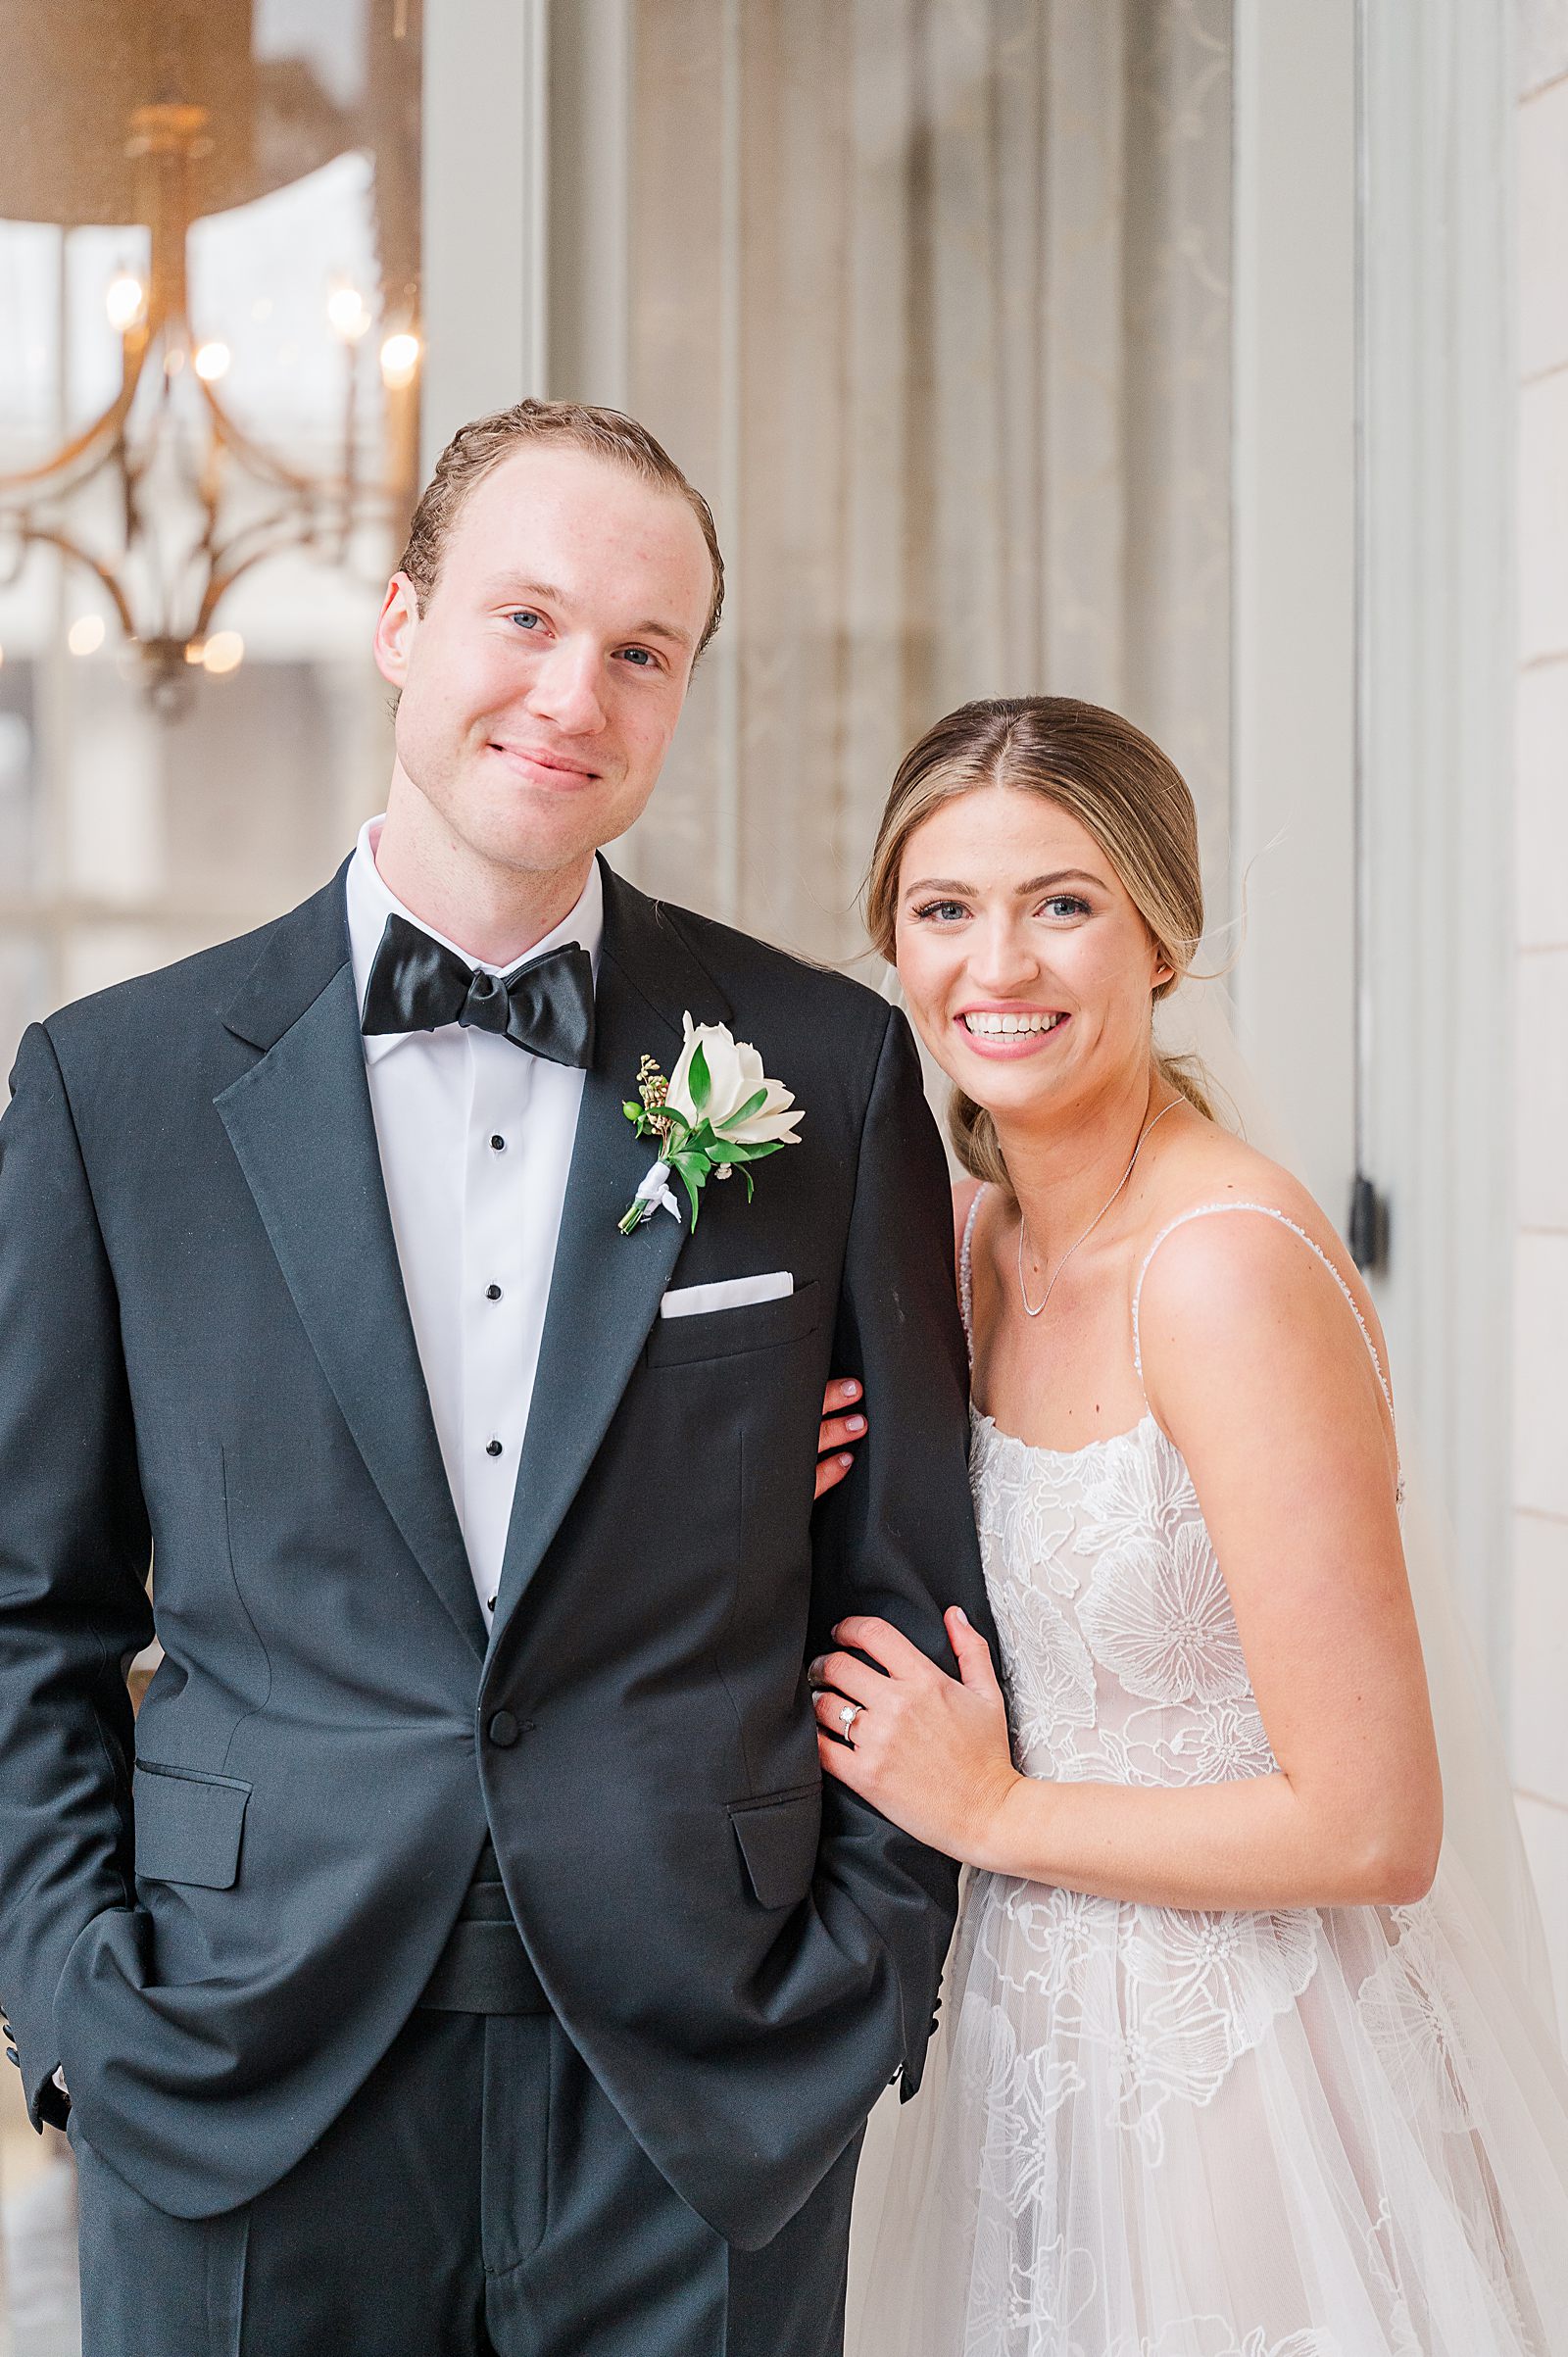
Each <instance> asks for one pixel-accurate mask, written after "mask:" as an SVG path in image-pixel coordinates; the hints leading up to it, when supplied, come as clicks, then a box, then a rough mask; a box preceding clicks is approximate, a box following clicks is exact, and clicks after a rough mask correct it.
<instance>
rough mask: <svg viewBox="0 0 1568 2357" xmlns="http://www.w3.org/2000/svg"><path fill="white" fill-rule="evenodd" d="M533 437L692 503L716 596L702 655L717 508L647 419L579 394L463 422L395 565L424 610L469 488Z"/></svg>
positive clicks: (717, 583)
mask: <svg viewBox="0 0 1568 2357" xmlns="http://www.w3.org/2000/svg"><path fill="white" fill-rule="evenodd" d="M533 442H569V443H571V444H572V445H573V446H574V447H575V448H576V449H578V450H586V451H587V452H588V453H589V454H590V455H591V456H592V457H594V458H601V459H609V460H610V461H611V463H612V465H613V466H624V467H626V468H628V469H629V471H630V472H631V473H633V474H640V475H641V476H642V478H643V480H644V481H645V482H649V483H657V484H658V485H660V487H661V488H662V489H663V490H665V491H670V492H673V493H674V494H675V496H676V497H677V498H679V499H683V500H684V501H685V502H686V505H687V506H688V507H689V508H690V509H691V512H692V514H693V515H694V516H696V518H697V520H698V523H699V524H700V525H701V526H702V533H703V538H704V540H705V541H706V542H707V544H708V554H709V558H710V560H711V564H712V567H713V595H712V599H711V603H710V605H709V609H708V619H707V621H706V623H705V624H704V626H703V635H702V637H701V639H700V640H699V641H698V646H697V652H698V654H699V655H700V654H701V653H702V651H703V649H704V647H706V646H707V644H708V642H709V640H710V639H711V637H712V635H713V632H714V631H715V630H716V629H717V628H718V617H719V615H720V614H721V613H722V612H723V608H724V559H723V556H722V554H721V553H720V550H719V545H718V532H717V528H716V527H715V525H714V522H713V512H712V510H711V508H710V506H709V504H708V502H707V500H706V499H704V497H703V495H702V493H701V492H700V491H699V490H698V488H697V486H696V484H695V483H692V482H689V481H688V480H687V478H686V476H685V475H684V474H683V473H682V472H681V470H680V468H679V467H678V466H676V464H675V462H674V460H673V459H672V458H671V457H670V455H669V453H668V451H667V450H665V448H664V447H663V444H662V442H657V441H655V439H654V437H653V435H652V434H651V433H650V432H649V430H648V428H647V426H646V425H639V424H638V422H637V420H636V418H635V417H624V416H623V415H622V414H621V412H620V411H619V410H606V409H596V408H594V407H592V406H591V405H590V404H588V403H587V402H581V401H518V402H515V403H514V404H513V406H512V408H511V409H507V410H491V411H490V412H489V414H488V416H486V417H475V418H473V419H471V420H470V422H469V423H468V424H466V425H460V426H459V428H458V430H457V432H456V433H455V434H454V435H453V437H452V439H451V441H450V442H449V443H448V444H447V446H446V448H445V450H444V451H443V452H442V453H441V456H440V458H439V459H437V461H436V466H435V472H434V474H432V475H431V477H430V480H429V481H428V483H426V485H425V487H424V489H423V491H422V492H421V493H420V495H419V504H418V506H417V508H416V509H415V511H414V517H413V521H412V522H411V523H410V525H409V538H408V545H407V547H406V548H405V549H404V551H403V554H402V556H401V557H400V558H399V559H398V566H397V569H398V571H399V572H402V573H406V574H407V575H408V577H409V579H410V580H411V581H412V582H413V584H414V592H415V596H416V598H417V600H418V604H419V608H420V611H421V612H422V611H423V609H424V607H425V606H426V605H427V604H428V602H429V598H430V593H431V591H432V590H433V589H434V588H435V585H436V582H437V580H438V578H439V577H440V572H441V559H442V556H443V554H444V552H445V549H446V545H447V541H448V538H449V537H450V535H451V531H452V527H453V525H454V524H455V523H456V521H457V519H458V516H459V513H460V511H461V509H462V507H463V503H464V501H465V500H466V498H467V496H468V494H469V492H470V491H471V490H472V489H473V487H474V485H475V484H476V483H481V482H483V480H484V478H485V476H486V475H487V474H489V473H491V472H492V471H493V469H494V468H495V467H497V466H500V465H501V463H502V461H503V460H504V459H509V458H511V456H512V454H513V452H514V451H515V450H518V449H521V448H523V447H524V446H525V445H526V444H528V443H533Z"/></svg>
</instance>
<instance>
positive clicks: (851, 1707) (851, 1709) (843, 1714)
mask: <svg viewBox="0 0 1568 2357" xmlns="http://www.w3.org/2000/svg"><path fill="white" fill-rule="evenodd" d="M864 1708H865V1704H864V1703H863V1702H846V1703H845V1705H844V1708H843V1709H842V1710H841V1711H840V1712H839V1725H840V1726H841V1727H842V1728H843V1730H844V1732H845V1734H846V1735H848V1734H849V1732H850V1729H851V1728H852V1727H853V1726H854V1725H855V1722H856V1720H857V1719H858V1717H859V1715H860V1713H861V1711H862V1710H863V1709H864Z"/></svg>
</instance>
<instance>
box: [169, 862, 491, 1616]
mask: <svg viewBox="0 0 1568 2357" xmlns="http://www.w3.org/2000/svg"><path fill="white" fill-rule="evenodd" d="M223 1020H224V1022H225V1023H226V1025H227V1027H228V1029H229V1030H230V1031H233V1032H235V1033H236V1034H237V1035H238V1036H239V1037H240V1038H242V1039H245V1040H248V1041H249V1042H250V1044H251V1045H252V1046H253V1047H258V1048H261V1049H263V1050H264V1054H263V1056H262V1058H261V1061H260V1062H259V1063H257V1064H254V1065H253V1066H252V1067H251V1069H250V1070H249V1071H248V1072H245V1073H242V1074H241V1076H240V1078H239V1079H238V1080H236V1081H234V1082H233V1083H232V1084H231V1085H230V1086H229V1087H228V1088H226V1089H224V1090H223V1091H222V1093H221V1095H220V1096H219V1097H218V1098H216V1099H215V1100H214V1102H215V1104H216V1105H217V1108H218V1112H219V1115H220V1117H221V1120H222V1123H223V1126H224V1128H225V1129H226V1130H227V1132H228V1137H229V1142H230V1144H231V1145H232V1147H233V1149H234V1153H235V1155H236V1157H237V1159H238V1161H239V1166H240V1169H241V1171H242V1172H243V1173H244V1177H245V1182H246V1184H247V1186H248V1187H249V1188H250V1191H251V1194H252V1196H253V1197H254V1198H255V1202H256V1207H257V1209H258V1211H259V1212H260V1213H261V1217H262V1222H263V1225H264V1226H265V1228H266V1230H267V1235H268V1239H269V1241H270V1245H271V1247H272V1251H273V1252H274V1253H275V1254H276V1256H277V1263H278V1266H279V1268H280V1269H281V1270H282V1273H283V1281H284V1283H285V1284H286V1285H287V1287H288V1290H289V1293H290V1295H291V1296H292V1298H293V1301H294V1306H295V1308H296V1309H297V1310H298V1311H299V1314H300V1318H301V1320H302V1322H303V1324H304V1327H305V1331H306V1333H307V1334H308V1336H309V1337H310V1341H311V1345H312V1348H313V1349H314V1350H315V1352H316V1355H317V1357H318V1358H319V1361H320V1364H321V1370H322V1372H323V1374H324V1375H325V1377H326V1380H327V1382H328V1384H329V1385H330V1387H331V1390H332V1395H333V1398H334V1399H336V1400H337V1403H338V1406H339V1407H340V1408H341V1409H342V1411H343V1418H344V1421H345V1423H346V1424H347V1425H348V1428H349V1431H350V1433H351V1434H352V1435H353V1437H354V1442H355V1445H356V1447H357V1448H358V1449H359V1451H360V1454H361V1455H362V1456H363V1458H364V1459H365V1463H366V1466H367V1468H368V1472H369V1475H370V1478H371V1480H372V1481H373V1482H374V1484H375V1486H376V1488H377V1490H378V1491H379V1492H380V1494H381V1497H382V1498H383V1499H384V1500H385V1503H386V1506H387V1510H388V1512H389V1513H390V1514H391V1516H392V1519H393V1521H394V1522H395V1523H396V1524H397V1526H398V1529H399V1530H400V1531H401V1532H402V1534H403V1537H404V1539H405V1540H406V1541H407V1543H408V1546H409V1548H410V1551H411V1552H412V1553H413V1555H414V1557H415V1560H416V1561H417V1563H418V1565H419V1568H420V1570H421V1571H422V1572H423V1573H424V1575H425V1577H426V1579H427V1580H428V1581H429V1582H430V1585H431V1586H432V1587H433V1588H434V1590H435V1592H436V1594H437V1596H439V1597H440V1598H441V1601H442V1603H443V1604H444V1605H445V1606H446V1608H447V1610H448V1612H449V1613H450V1614H451V1615H452V1618H453V1620H454V1621H455V1622H456V1623H457V1626H458V1628H459V1629H460V1630H461V1632H462V1634H463V1635H464V1637H465V1638H466V1640H467V1642H468V1644H469V1645H471V1646H472V1648H473V1650H474V1652H475V1653H476V1654H480V1655H482V1654H483V1651H484V1644H485V1634H484V1621H483V1617H482V1615H481V1613H480V1610H479V1600H478V1597H477V1596H476V1595H475V1593H474V1587H473V1579H472V1575H471V1573H470V1571H469V1568H468V1558H467V1552H466V1548H465V1547H464V1544H463V1534H462V1531H461V1529H460V1528H459V1524H458V1517H457V1509H456V1508H455V1506H454V1505H453V1502H452V1492H451V1489H450V1487H449V1485H448V1482H447V1476H446V1467H445V1465H444V1464H443V1462H442V1457H441V1448H440V1444H439V1442H438V1441H437V1439H436V1432H435V1422H434V1419H433V1417H432V1416H431V1413H430V1401H429V1396H428V1394H427V1392H426V1390H425V1384H424V1375H423V1370H422V1369H421V1367H420V1365H419V1353H418V1350H417V1345H416V1343H415V1339H414V1327H413V1323H412V1321H411V1319H410V1316H409V1308H408V1301H407V1298H406V1296H405V1294H404V1290H403V1273H402V1270H401V1268H400V1267H399V1265H398V1255H397V1245H396V1242H395V1240H394V1237H393V1234H392V1218H391V1214H390V1212H389V1211H388V1209H387V1201H386V1189H385V1186H384V1184H383V1182H382V1178H381V1157H380V1153H379V1150H378V1148H377V1145H376V1139H375V1122H374V1117H373V1115H372V1113H371V1110H370V1092H369V1085H368V1081H367V1079H366V1073H365V1055H364V1050H363V1048H362V1046H361V1043H360V1023H359V1007H358V1004H357V1001H356V997H355V990H354V969H353V965H352V963H351V962H350V958H349V951H348V930H347V920H346V917H345V914H344V902H343V878H342V873H341V871H340V873H339V875H338V876H337V878H336V879H335V880H334V882H333V883H332V884H330V885H328V886H327V887H326V890H325V891H324V892H322V893H318V894H317V895H316V898H315V899H314V900H312V901H308V902H306V903H305V905H304V907H303V908H298V909H296V910H295V911H294V913H293V915H292V916H289V917H285V918H283V920H282V921H281V923H280V924H279V925H278V926H276V927H275V928H274V929H273V931H272V933H271V935H270V938H269V941H268V944H267V947H266V949H265V950H264V952H263V955H262V958H261V960H260V961H259V963H258V965H257V966H256V968H255V969H254V971H253V972H252V974H251V975H250V977H249V979H248V980H247V982H246V984H245V986H244V988H243V989H242V991H241V992H240V994H239V997H238V998H237V999H236V1000H235V1002H234V1004H233V1005H232V1006H231V1007H229V1008H227V1009H226V1010H225V1013H224V1016H223Z"/></svg>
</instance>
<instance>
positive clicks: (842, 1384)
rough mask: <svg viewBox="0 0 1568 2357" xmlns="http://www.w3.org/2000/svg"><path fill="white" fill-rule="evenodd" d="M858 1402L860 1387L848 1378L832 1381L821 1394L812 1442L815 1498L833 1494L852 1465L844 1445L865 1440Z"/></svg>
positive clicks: (836, 1378) (862, 1419) (850, 1456)
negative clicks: (817, 1429)
mask: <svg viewBox="0 0 1568 2357" xmlns="http://www.w3.org/2000/svg"><path fill="white" fill-rule="evenodd" d="M859 1398H860V1387H859V1385H858V1383H856V1382H855V1381H854V1380H853V1379H851V1378H844V1379H840V1378H839V1377H835V1378H834V1380H833V1381H832V1382H831V1383H830V1384H829V1385H828V1387H827V1390H826V1391H825V1392H824V1393H823V1394H822V1427H821V1430H820V1432H819V1433H818V1434H817V1438H816V1492H815V1496H816V1497H817V1498H825V1497H826V1496H827V1493H828V1492H829V1490H836V1489H837V1487H838V1485H839V1483H840V1482H841V1481H842V1480H843V1479H844V1476H845V1475H846V1474H847V1473H848V1471H849V1469H850V1467H851V1466H852V1465H853V1464H854V1462H855V1452H854V1450H853V1449H852V1448H850V1447H849V1446H848V1445H847V1444H849V1443H851V1442H854V1441H860V1440H863V1439H864V1438H865V1417H864V1416H863V1414H861V1413H860V1410H859V1405H858V1402H859ZM813 1502H814V1501H813Z"/></svg>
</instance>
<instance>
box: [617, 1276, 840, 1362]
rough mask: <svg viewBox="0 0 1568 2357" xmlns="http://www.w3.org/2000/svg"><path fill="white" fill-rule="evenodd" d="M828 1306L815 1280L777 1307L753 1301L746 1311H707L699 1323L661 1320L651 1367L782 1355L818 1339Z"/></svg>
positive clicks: (649, 1352) (651, 1346) (652, 1335)
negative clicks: (783, 1347)
mask: <svg viewBox="0 0 1568 2357" xmlns="http://www.w3.org/2000/svg"><path fill="white" fill-rule="evenodd" d="M821 1312H822V1305H821V1301H820V1299H819V1289H818V1287H817V1285H816V1284H815V1282H814V1280H813V1281H812V1282H811V1283H810V1284H808V1285H798V1286H797V1287H796V1289H795V1291H794V1292H793V1293H787V1294H783V1295H781V1296H780V1297H779V1298H778V1300H776V1301H748V1302H747V1303H746V1304H745V1306H744V1307H743V1308H740V1309H705V1310H702V1311H700V1312H699V1313H698V1314H697V1315H696V1316H694V1317H662V1318H658V1319H656V1320H655V1323H654V1325H653V1327H652V1328H651V1330H650V1332H649V1336H648V1343H647V1347H646V1350H645V1351H644V1356H645V1358H646V1359H647V1362H648V1364H649V1365H650V1366H651V1367H668V1366H683V1365H689V1364H690V1363H691V1362H692V1361H693V1360H694V1359H703V1358H734V1357H737V1356H738V1355H739V1354H740V1353H741V1352H742V1351H743V1350H774V1349H777V1348H778V1346H779V1345H780V1344H782V1343H793V1342H800V1341H802V1340H803V1339H804V1338H805V1337H806V1336H807V1335H808V1334H814V1333H815V1331H816V1325H817V1320H818V1318H819V1317H820V1316H821Z"/></svg>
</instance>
